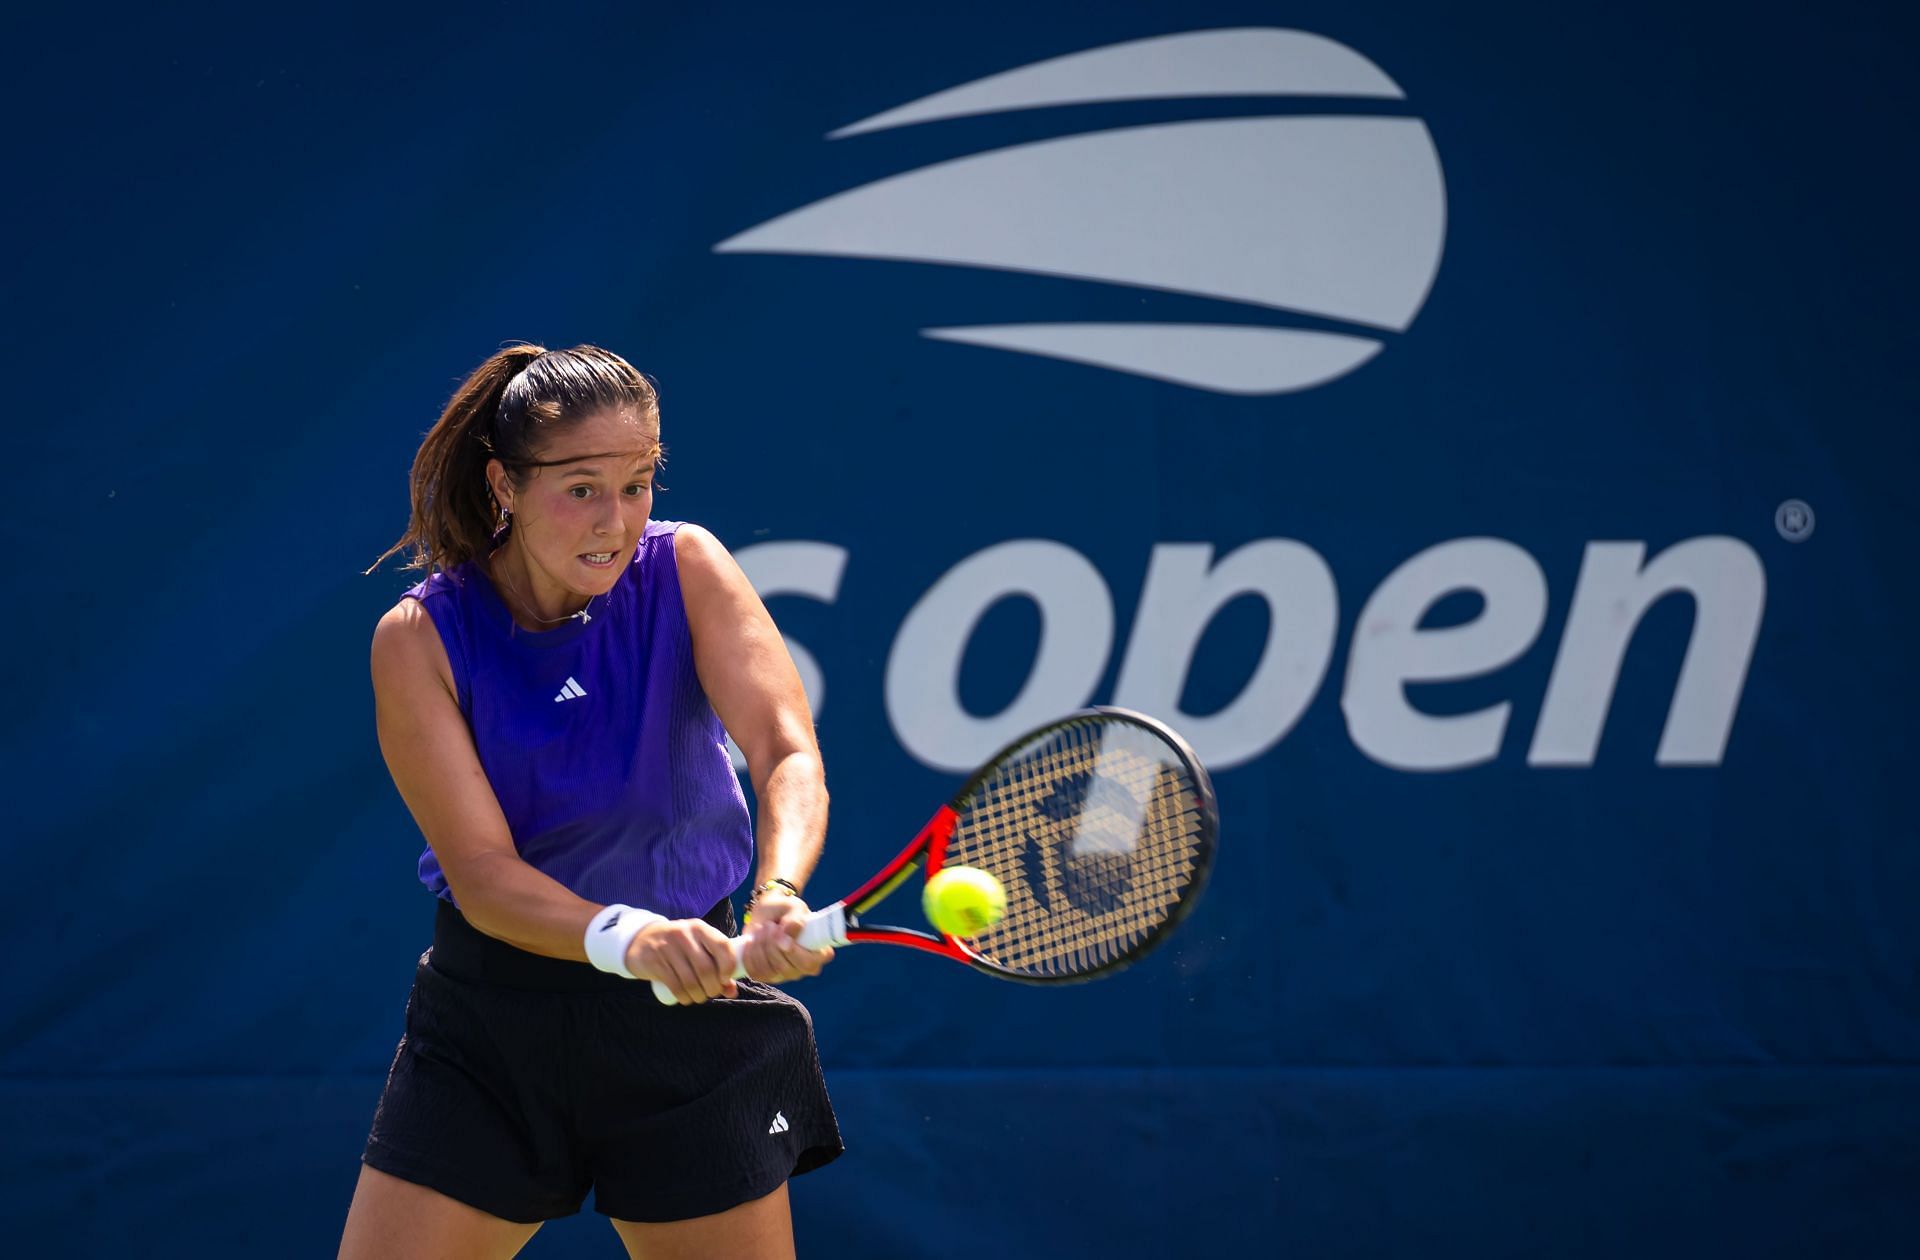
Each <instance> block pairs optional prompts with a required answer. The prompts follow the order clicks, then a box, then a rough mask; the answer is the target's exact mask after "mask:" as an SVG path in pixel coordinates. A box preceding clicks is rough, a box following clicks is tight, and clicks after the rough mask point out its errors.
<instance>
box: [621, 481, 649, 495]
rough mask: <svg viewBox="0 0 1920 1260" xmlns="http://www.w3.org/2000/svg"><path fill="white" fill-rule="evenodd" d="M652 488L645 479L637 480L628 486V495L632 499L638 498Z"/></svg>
mask: <svg viewBox="0 0 1920 1260" xmlns="http://www.w3.org/2000/svg"><path fill="white" fill-rule="evenodd" d="M651 488H652V487H650V486H649V485H647V483H646V482H644V481H636V482H634V483H633V484H632V485H630V486H628V487H627V497H628V498H630V499H637V498H639V497H640V496H641V495H643V494H645V493H646V492H647V491H648V490H650V489H651Z"/></svg>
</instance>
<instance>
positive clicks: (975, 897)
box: [920, 866, 1007, 936]
mask: <svg viewBox="0 0 1920 1260" xmlns="http://www.w3.org/2000/svg"><path fill="white" fill-rule="evenodd" d="M920 904H921V906H922V907H923V908H924V909H925V910H926V912H927V922H929V923H931V924H933V926H935V927H937V928H939V929H940V930H941V931H942V932H945V933H946V934H947V935H949V936H977V935H979V934H980V933H982V932H984V931H986V930H987V929H988V928H990V927H992V926H993V925H994V924H996V923H998V922H999V921H1000V916H1001V915H1003V914H1005V913H1006V912H1007V890H1006V889H1005V888H1002V887H1001V886H1000V881H999V880H997V879H995V878H994V877H993V876H991V875H989V874H987V873H986V872H985V871H983V870H981V869H980V868H979V867H977V866H949V867H947V868H946V869H944V870H942V871H941V872H940V873H939V874H938V875H935V876H934V877H933V878H932V879H930V880H928V881H927V888H926V891H925V892H923V893H921V894H920Z"/></svg>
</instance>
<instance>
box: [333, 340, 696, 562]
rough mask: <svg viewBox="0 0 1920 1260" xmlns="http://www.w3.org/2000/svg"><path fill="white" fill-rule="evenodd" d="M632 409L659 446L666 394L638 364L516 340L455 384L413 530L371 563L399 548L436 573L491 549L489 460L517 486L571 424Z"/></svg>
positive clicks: (426, 456) (418, 464) (425, 454)
mask: <svg viewBox="0 0 1920 1260" xmlns="http://www.w3.org/2000/svg"><path fill="white" fill-rule="evenodd" d="M606 411H612V412H616V413H621V414H631V415H633V416H634V417H635V418H636V419H637V420H638V421H639V422H640V426H641V428H642V430H644V431H645V433H646V435H647V437H648V438H649V439H650V440H651V441H652V444H653V447H654V451H655V454H656V455H657V454H658V453H659V446H660V400H659V397H658V395H657V394H655V392H654V388H653V383H652V382H651V381H649V380H647V378H646V377H644V376H642V375H641V374H640V373H639V372H637V371H635V370H634V367H633V365H632V364H631V363H628V362H627V361H626V360H625V359H623V358H621V357H620V356H619V355H617V354H615V353H613V352H612V351H611V350H602V349H601V348H600V347H598V346H575V347H574V348H573V349H571V350H548V349H546V348H545V347H542V346H535V345H511V346H508V347H506V348H505V349H503V350H501V351H499V352H498V353H496V354H494V355H493V356H491V357H490V358H488V359H487V361H486V362H485V363H482V364H481V365H480V366H479V367H478V368H475V369H474V372H473V375H471V376H469V377H468V378H467V379H466V380H465V381H464V382H463V383H462V384H461V386H460V388H459V389H458V390H456V391H454V395H453V397H452V399H450V400H449V401H448V403H447V409H446V410H445V411H443V412H441V413H440V419H439V420H438V421H437V422H436V423H435V424H434V426H433V428H432V429H430V430H428V432H427V436H426V437H425V438H424V439H423V440H422V441H421V443H420V451H419V453H418V454H416V455H415V456H414V457H413V474H412V487H413V515H412V518H411V520H410V521H409V522H408V524H407V532H406V533H404V534H402V535H401V536H400V539H399V541H398V542H396V543H394V544H393V546H391V547H389V548H387V550H386V552H385V553H384V554H383V555H381V557H380V558H379V559H378V560H375V561H374V562H373V566H372V568H369V569H368V570H367V572H369V573H371V572H373V570H374V569H377V568H379V567H380V566H381V565H382V564H384V563H385V562H386V560H387V558H388V557H389V556H392V555H393V554H394V553H395V552H397V551H410V552H411V553H412V554H411V556H410V557H409V559H408V561H407V566H406V567H407V568H409V569H425V570H427V571H428V572H429V573H431V572H434V571H436V570H446V569H451V568H453V567H455V566H456V565H460V564H464V563H466V562H467V561H469V560H472V559H475V558H477V557H482V556H485V555H486V554H487V553H488V551H490V550H491V549H492V547H493V546H494V545H495V535H496V532H497V527H498V525H499V512H498V508H497V507H496V506H495V504H494V501H493V491H492V489H491V488H490V487H489V486H488V485H487V476H486V470H487V461H488V460H489V459H497V460H499V461H500V462H501V463H502V464H505V465H506V468H507V476H508V477H509V478H511V479H512V481H513V484H514V485H516V486H519V485H522V484H524V483H525V479H526V477H527V475H528V473H529V472H530V471H531V470H534V469H538V468H542V467H545V466H546V465H545V463H544V462H543V461H542V460H541V459H540V457H539V454H540V452H541V451H542V450H543V449H545V447H546V445H547V443H548V442H549V441H551V440H552V438H553V437H554V436H555V435H556V434H558V433H562V432H564V431H565V430H566V429H567V428H568V427H569V426H571V425H573V424H576V423H578V422H579V421H581V420H584V419H586V418H587V417H588V416H592V415H597V414H599V413H601V412H606Z"/></svg>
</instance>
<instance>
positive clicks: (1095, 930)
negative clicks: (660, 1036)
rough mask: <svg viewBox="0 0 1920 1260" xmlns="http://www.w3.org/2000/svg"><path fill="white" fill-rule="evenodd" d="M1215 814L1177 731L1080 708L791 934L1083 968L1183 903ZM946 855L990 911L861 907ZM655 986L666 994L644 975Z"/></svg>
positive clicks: (1003, 972)
mask: <svg viewBox="0 0 1920 1260" xmlns="http://www.w3.org/2000/svg"><path fill="white" fill-rule="evenodd" d="M1219 827H1220V823H1219V811H1218V809H1217V808H1216V807H1215V805H1214V799H1213V784H1212V782H1211V781H1210V780H1209V779H1208V778H1207V772H1206V770H1205V769H1204V768H1203V767H1202V766H1201V765H1200V761H1199V759H1198V758H1196V757H1195V756H1194V755H1193V750H1192V749H1191V748H1189V747H1187V745H1186V742H1185V741H1184V740H1182V739H1181V738H1180V737H1179V736H1178V735H1176V734H1174V733H1173V732H1172V731H1171V730H1169V729H1168V728H1167V727H1166V726H1164V725H1162V724H1161V723H1159V722H1156V721H1154V720H1153V719H1152V718H1149V717H1145V716H1143V715H1141V714H1138V713H1132V712H1129V711H1127V710H1125V709H1111V708H1098V709H1087V710H1084V711H1082V712H1079V713H1074V714H1070V715H1069V716H1067V717H1064V718H1061V719H1060V720H1059V721H1057V722H1052V723H1049V724H1048V725H1046V726H1043V727H1041V728H1039V729H1038V730H1035V731H1032V732H1030V733H1028V734H1026V735H1023V736H1021V737H1020V738H1019V739H1017V740H1015V741H1014V742H1013V743H1011V744H1009V745H1007V747H1005V748H1004V749H1002V750H1001V751H1000V753H999V754H998V755H997V756H995V757H994V758H993V760H991V761H989V762H988V763H987V764H986V765H984V766H982V767H981V768H980V769H979V770H977V771H975V772H974V774H973V777H972V778H970V779H968V780H967V782H966V785H965V786H964V787H962V788H961V789H960V792H959V794H958V795H957V796H955V797H954V798H953V800H952V801H951V802H949V803H948V804H946V805H943V806H941V807H940V810H939V811H938V812H937V813H935V814H934V816H933V818H932V819H931V820H930V821H929V822H928V823H927V825H926V826H925V827H923V828H921V829H920V834H919V835H917V836H915V837H914V838H913V842H912V843H911V844H909V845H907V847H906V848H904V849H902V850H901V851H900V855H899V856H898V857H896V858H894V859H893V861H891V862H889V863H887V864H886V865H885V866H883V867H881V868H880V870H879V871H878V872H876V873H875V874H874V876H873V878H872V879H869V880H868V881H867V882H866V883H864V884H862V885H860V887H858V888H856V889H854V890H853V891H852V892H850V893H848V894H847V895H846V896H845V897H843V898H841V899H840V900H839V901H836V902H834V903H833V904H832V905H830V906H827V907H826V908H824V909H821V910H816V911H814V912H813V913H812V914H811V915H809V916H808V918H807V923H806V926H805V927H804V928H803V929H802V930H801V932H800V938H799V939H800V943H801V944H802V945H805V946H806V947H807V948H808V949H819V948H821V947H823V946H826V945H832V946H835V947H839V946H844V945H865V944H876V945H904V946H906V947H907V948H909V949H918V950H923V951H925V952H926V953H929V954H939V955H941V956H942V957H945V958H951V959H953V960H954V961H955V962H960V963H965V964H966V965H968V966H970V967H972V968H974V969H975V970H977V971H984V972H986V973H987V974H988V975H991V976H998V977H999V978H1001V979H1003V980H1017V981H1020V982H1021V983H1024V984H1066V983H1072V982H1074V981H1080V980H1091V979H1093V978H1095V977H1096V976H1103V975H1108V974H1110V973H1112V972H1115V971H1119V970H1120V969H1121V968H1123V967H1126V966H1128V965H1130V964H1132V963H1133V962H1135V961H1136V960H1138V959H1139V958H1141V957H1142V956H1144V955H1145V954H1146V953H1147V952H1148V951H1150V950H1152V949H1153V948H1154V947H1155V946H1157V945H1159V944H1160V942H1162V941H1164V940H1165V939H1166V938H1167V934H1168V933H1169V932H1171V931H1172V930H1173V928H1174V927H1175V926H1176V925H1178V924H1179V922H1180V921H1181V920H1182V919H1183V918H1185V917H1186V916H1187V914H1188V913H1189V912H1191V911H1192V909H1193V906H1194V902H1195V901H1196V900H1197V899H1198V898H1199V896H1200V891H1201V889H1202V888H1204V887H1205V885H1206V882H1207V873H1208V871H1209V870H1211V869H1212V866H1213V854H1214V848H1215V844H1216V842H1217V839H1218V833H1219ZM946 866H972V867H977V868H979V869H980V870H983V871H986V872H988V873H989V874H991V875H992V876H993V877H994V878H996V879H998V880H999V881H1000V883H1001V885H1002V886H1003V887H1004V888H1005V889H1006V891H1007V910H1006V913H1005V915H1003V916H1002V917H1001V919H1000V920H999V922H997V923H995V924H994V925H993V926H991V927H989V928H987V929H986V930H985V931H983V932H981V933H979V934H978V935H975V936H970V937H966V938H961V937H957V936H952V935H948V934H946V933H942V932H929V931H923V930H921V929H919V928H912V927H897V926H890V925H885V924H879V923H868V922H866V921H865V918H864V916H865V915H866V914H867V913H868V912H869V911H871V910H872V909H873V908H874V907H875V906H877V905H878V904H879V903H880V902H881V901H882V900H884V899H885V898H886V897H887V895H888V894H890V893H892V892H894V891H895V890H896V889H898V888H899V887H900V886H901V885H902V884H904V883H906V882H907V881H908V880H909V879H910V878H912V876H913V874H914V872H915V871H921V872H924V874H925V875H926V877H927V878H932V877H933V876H934V875H936V874H938V873H939V871H940V870H941V868H942V867H946ZM739 948H740V946H739V944H738V943H737V942H736V944H735V946H734V950H735V954H736V956H737V955H738V952H739ZM745 974H746V972H745V970H744V969H742V970H736V971H735V972H734V976H735V978H736V979H737V978H740V977H743V976H745ZM653 992H654V995H655V996H656V997H658V998H659V999H660V1000H661V1001H662V1002H665V1003H667V1004H668V1005H673V1004H675V999H674V996H673V991H672V990H671V989H669V988H667V986H666V985H664V984H662V983H660V982H659V981H657V980H656V981H654V983H653Z"/></svg>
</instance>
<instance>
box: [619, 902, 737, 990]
mask: <svg viewBox="0 0 1920 1260" xmlns="http://www.w3.org/2000/svg"><path fill="white" fill-rule="evenodd" d="M733 966H734V957H733V946H732V943H731V942H729V941H728V940H727V938H726V937H725V936H723V935H721V933H720V932H719V930H718V929H716V928H715V927H714V926H713V925H712V924H710V923H708V922H706V921H705V920H704V919H667V920H663V921H661V922H659V923H649V924H648V925H647V926H646V927H644V928H642V929H641V930H640V931H639V932H637V933H635V934H634V938H633V940H632V941H631V942H629V943H628V945H627V970H628V971H631V972H632V973H633V974H634V975H636V976H638V977H640V978H641V979H642V980H658V981H660V983H662V984H664V985H666V986H667V987H668V988H669V989H672V990H673V996H674V997H675V998H677V999H678V1000H679V1001H680V1002H681V1003H682V1004H683V1005H688V1004H692V1005H698V1004H699V1003H701V1002H705V1001H707V1000H708V999H710V998H717V997H738V996H739V995H740V986H739V985H737V984H735V983H734V979H733Z"/></svg>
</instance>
